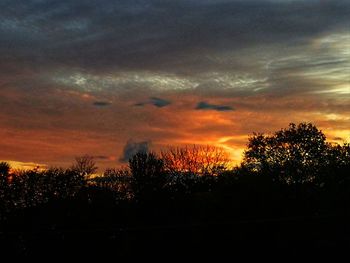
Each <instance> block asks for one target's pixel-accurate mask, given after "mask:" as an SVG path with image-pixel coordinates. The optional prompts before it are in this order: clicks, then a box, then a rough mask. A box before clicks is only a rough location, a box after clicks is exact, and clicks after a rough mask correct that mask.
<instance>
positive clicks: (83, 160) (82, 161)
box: [72, 155, 98, 177]
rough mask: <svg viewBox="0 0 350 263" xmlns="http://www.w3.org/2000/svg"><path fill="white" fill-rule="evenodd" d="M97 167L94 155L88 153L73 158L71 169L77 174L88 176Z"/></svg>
mask: <svg viewBox="0 0 350 263" xmlns="http://www.w3.org/2000/svg"><path fill="white" fill-rule="evenodd" d="M97 169H98V167H97V166H96V162H95V160H94V157H92V156H90V155H83V156H79V157H76V158H75V163H74V164H73V166H72V170H74V171H77V172H78V173H79V174H81V175H83V176H85V177H88V176H90V175H92V174H94V173H95V172H96V171H97Z"/></svg>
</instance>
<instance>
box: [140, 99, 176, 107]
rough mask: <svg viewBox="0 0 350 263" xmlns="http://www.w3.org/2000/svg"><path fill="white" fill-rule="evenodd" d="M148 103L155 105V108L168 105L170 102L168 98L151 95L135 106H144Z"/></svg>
mask: <svg viewBox="0 0 350 263" xmlns="http://www.w3.org/2000/svg"><path fill="white" fill-rule="evenodd" d="M148 104H150V105H153V106H156V107H157V108H163V107H165V106H168V105H170V104H171V102H170V101H169V100H165V99H161V98H157V97H151V98H150V99H149V100H148V101H146V102H140V103H136V104H135V106H145V105H148Z"/></svg>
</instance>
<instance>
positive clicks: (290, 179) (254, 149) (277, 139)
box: [242, 123, 328, 184]
mask: <svg viewBox="0 0 350 263" xmlns="http://www.w3.org/2000/svg"><path fill="white" fill-rule="evenodd" d="M327 147H328V145H327V143H326V136H325V135H324V134H323V133H322V132H321V131H320V130H318V129H317V128H316V126H314V125H313V124H311V123H300V124H299V125H296V124H294V123H291V124H290V125H289V127H288V128H286V129H281V130H280V131H277V132H275V133H274V134H272V135H264V134H254V135H253V136H252V137H250V138H249V141H248V145H247V150H246V151H245V152H244V159H243V162H242V166H245V167H248V168H249V169H250V170H251V171H252V172H259V173H263V174H270V175H271V176H275V178H276V179H277V180H279V181H283V182H286V183H288V184H302V183H306V182H313V181H314V180H315V177H316V176H317V174H318V173H319V172H320V170H321V169H322V167H323V165H324V164H325V162H326V160H327Z"/></svg>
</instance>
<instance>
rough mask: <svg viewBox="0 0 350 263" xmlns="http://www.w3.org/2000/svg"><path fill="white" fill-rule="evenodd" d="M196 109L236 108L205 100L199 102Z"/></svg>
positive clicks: (217, 109) (226, 109) (220, 109)
mask: <svg viewBox="0 0 350 263" xmlns="http://www.w3.org/2000/svg"><path fill="white" fill-rule="evenodd" d="M196 110H216V111H233V110H234V108H233V107H231V106H225V105H215V104H210V103H208V102H205V101H201V102H199V103H198V104H197V106H196Z"/></svg>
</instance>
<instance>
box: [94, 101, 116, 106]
mask: <svg viewBox="0 0 350 263" xmlns="http://www.w3.org/2000/svg"><path fill="white" fill-rule="evenodd" d="M93 104H94V106H97V107H106V106H109V105H111V104H112V103H111V102H108V101H95V102H94V103H93Z"/></svg>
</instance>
